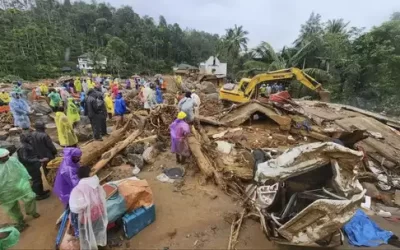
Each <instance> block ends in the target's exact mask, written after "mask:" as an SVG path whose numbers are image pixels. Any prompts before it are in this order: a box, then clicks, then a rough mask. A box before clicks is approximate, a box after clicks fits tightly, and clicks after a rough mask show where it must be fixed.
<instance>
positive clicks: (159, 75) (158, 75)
mask: <svg viewBox="0 0 400 250" xmlns="http://www.w3.org/2000/svg"><path fill="white" fill-rule="evenodd" d="M154 77H155V78H157V77H162V75H161V74H157V75H155V76H154Z"/></svg>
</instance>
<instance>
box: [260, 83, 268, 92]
mask: <svg viewBox="0 0 400 250" xmlns="http://www.w3.org/2000/svg"><path fill="white" fill-rule="evenodd" d="M266 93H267V86H266V85H265V84H262V85H261V87H260V95H265V94H266Z"/></svg>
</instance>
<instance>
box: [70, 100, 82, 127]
mask: <svg viewBox="0 0 400 250" xmlns="http://www.w3.org/2000/svg"><path fill="white" fill-rule="evenodd" d="M67 117H68V120H69V122H70V123H71V125H73V124H74V123H75V122H78V121H79V120H80V119H81V116H80V115H79V108H78V107H77V106H76V105H75V103H74V99H73V98H68V106H67Z"/></svg>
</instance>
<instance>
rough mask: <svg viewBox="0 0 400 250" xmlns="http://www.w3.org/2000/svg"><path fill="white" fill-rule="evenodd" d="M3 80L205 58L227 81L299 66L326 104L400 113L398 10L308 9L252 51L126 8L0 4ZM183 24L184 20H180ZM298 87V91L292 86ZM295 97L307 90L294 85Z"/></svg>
mask: <svg viewBox="0 0 400 250" xmlns="http://www.w3.org/2000/svg"><path fill="white" fill-rule="evenodd" d="M0 8H1V9H0V26H1V27H0V32H1V36H0V53H1V55H0V78H2V79H3V80H13V79H19V78H22V79H25V80H37V79H41V78H52V77H57V76H59V75H61V69H62V68H63V67H70V68H75V67H76V64H77V58H78V56H80V55H82V54H84V53H89V55H90V57H91V58H92V60H93V61H96V58H99V57H100V56H101V55H105V56H107V61H108V63H107V69H106V70H105V71H107V72H108V73H112V74H118V75H121V76H128V75H131V74H134V73H139V74H155V73H171V71H172V66H174V65H176V64H179V63H188V64H191V65H195V66H196V65H198V64H199V63H200V62H201V61H204V60H205V59H207V58H208V57H209V56H210V55H217V56H218V57H219V58H220V59H221V61H224V62H227V63H228V74H229V76H230V77H231V78H233V79H239V78H240V77H243V76H252V75H255V74H257V73H260V72H265V71H268V70H276V69H282V68H288V67H299V68H301V69H304V70H305V71H306V72H307V73H309V74H310V75H312V76H314V77H315V78H316V79H317V80H318V81H320V82H321V83H322V84H323V86H324V88H326V89H328V90H329V91H331V92H332V100H333V101H336V102H341V103H346V104H351V105H355V106H358V107H361V108H366V109H369V110H374V111H379V112H381V111H384V112H387V113H388V114H392V115H400V105H399V99H400V91H398V89H399V88H400V42H399V41H400V13H399V12H396V13H394V14H393V15H392V16H391V17H388V20H387V21H386V22H384V23H382V24H380V25H378V26H376V27H374V28H372V29H371V30H368V31H366V30H364V29H362V28H359V27H352V26H351V23H349V22H347V21H346V20H342V19H335V20H324V19H323V17H321V16H320V15H319V14H317V13H311V15H310V17H309V19H308V20H307V21H306V22H305V23H304V24H299V34H298V37H297V39H296V40H295V41H293V43H292V44H290V45H289V46H287V47H284V48H283V49H281V50H279V51H276V50H274V49H273V48H272V46H271V45H270V44H269V43H268V41H265V42H262V43H261V44H259V46H257V47H256V48H248V46H247V43H248V32H247V31H246V28H245V27H242V26H240V24H239V25H234V26H233V27H230V28H228V29H227V30H226V33H225V34H224V35H222V36H219V35H217V34H210V33H207V32H203V31H198V30H193V29H182V28H181V27H180V25H179V24H177V23H174V24H171V23H168V22H167V20H166V19H165V18H164V17H163V16H160V17H159V20H154V19H153V18H151V17H148V16H139V15H138V14H137V13H135V12H134V10H133V9H132V8H131V7H127V6H125V7H122V8H114V7H112V6H110V5H108V4H104V3H100V4H97V3H95V2H93V3H90V4H89V3H85V2H74V3H71V2H70V1H69V0H65V2H64V3H62V4H61V3H59V2H58V1H54V0H36V1H35V2H29V1H18V0H11V1H3V2H2V3H1V6H0ZM181 25H184V24H181ZM296 88H297V89H296ZM293 89H295V90H296V91H294V93H295V97H298V96H296V95H299V96H300V95H305V94H312V93H308V92H307V90H306V89H303V88H302V87H301V86H300V85H299V86H296V85H294V88H293Z"/></svg>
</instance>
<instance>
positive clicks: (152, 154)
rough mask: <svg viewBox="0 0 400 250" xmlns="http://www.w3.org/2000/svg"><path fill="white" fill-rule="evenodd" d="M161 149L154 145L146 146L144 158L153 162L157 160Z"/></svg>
mask: <svg viewBox="0 0 400 250" xmlns="http://www.w3.org/2000/svg"><path fill="white" fill-rule="evenodd" d="M158 153H159V151H158V150H157V149H155V148H154V147H153V146H150V147H148V148H146V149H145V150H144V152H143V154H142V156H143V160H144V161H145V162H146V163H148V164H152V163H154V161H155V160H156V157H157V155H158Z"/></svg>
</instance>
